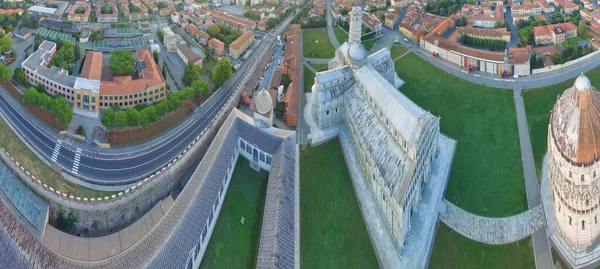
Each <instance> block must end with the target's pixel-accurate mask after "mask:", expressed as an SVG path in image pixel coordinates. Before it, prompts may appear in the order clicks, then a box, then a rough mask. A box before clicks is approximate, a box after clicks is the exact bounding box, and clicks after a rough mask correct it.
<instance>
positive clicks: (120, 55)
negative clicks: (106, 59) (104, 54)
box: [108, 50, 136, 76]
mask: <svg viewBox="0 0 600 269" xmlns="http://www.w3.org/2000/svg"><path fill="white" fill-rule="evenodd" d="M110 55H111V56H110V65H109V66H108V69H110V71H111V72H113V73H114V74H116V75H117V76H126V75H132V74H134V73H135V72H136V70H135V67H134V66H133V62H135V58H133V55H132V54H131V52H130V51H128V50H113V51H111V52H110Z"/></svg>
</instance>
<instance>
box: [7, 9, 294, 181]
mask: <svg viewBox="0 0 600 269" xmlns="http://www.w3.org/2000/svg"><path fill="white" fill-rule="evenodd" d="M291 19H292V17H291V16H290V17H289V18H288V19H286V20H285V21H284V22H283V23H282V24H281V25H280V26H279V27H277V28H276V29H275V30H274V31H273V34H271V35H269V36H268V37H265V38H263V40H262V42H263V43H262V44H261V45H262V46H261V47H260V48H259V49H257V50H255V51H254V52H253V54H252V55H251V56H250V57H249V59H248V60H247V61H246V64H245V65H243V66H242V67H241V68H240V69H239V70H238V71H237V72H236V73H235V74H234V75H233V77H232V78H231V79H230V80H229V81H228V83H227V84H226V85H225V86H223V87H221V88H220V89H219V90H218V91H217V92H216V93H215V94H213V96H212V97H211V98H210V99H209V100H208V101H206V102H205V103H204V104H203V105H202V106H201V107H200V108H199V109H197V110H196V111H195V113H194V115H192V116H191V117H188V119H186V121H185V122H184V123H182V124H179V125H178V126H177V127H176V128H174V129H172V130H171V131H169V132H167V133H166V134H164V135H162V136H161V137H160V138H156V139H152V140H150V141H147V142H144V143H141V144H139V145H133V146H132V147H131V148H129V147H127V148H121V149H116V150H101V149H90V148H88V147H86V146H84V145H77V144H69V142H65V141H63V140H62V139H61V138H60V137H58V136H57V134H56V133H55V132H54V131H51V130H48V129H47V127H45V126H43V124H42V123H41V122H39V121H38V120H37V119H35V117H33V116H32V115H30V114H29V113H28V112H27V111H26V110H25V109H23V108H22V107H21V106H20V105H19V104H18V103H17V102H16V101H15V100H14V99H12V97H11V96H10V95H9V94H8V93H7V92H6V91H5V90H2V91H0V112H1V113H3V114H4V115H5V117H6V118H7V119H8V120H9V121H10V123H11V124H12V125H13V126H15V127H16V129H17V130H18V132H19V133H20V134H21V135H22V136H23V137H25V140H27V142H28V143H29V144H30V145H32V146H33V147H34V148H35V149H36V150H37V151H38V152H39V153H40V154H41V155H42V156H43V157H44V158H46V159H48V160H49V161H50V162H52V163H56V164H57V165H58V166H60V167H61V168H62V169H63V171H64V172H67V173H68V174H71V175H73V176H76V177H78V178H81V179H83V180H85V181H88V182H93V183H95V184H100V185H117V184H124V183H130V182H134V181H139V180H141V179H143V178H145V177H147V176H149V175H151V174H153V173H155V172H157V171H158V170H159V169H162V167H164V166H166V165H167V164H168V163H170V162H171V161H172V160H173V159H175V158H176V157H177V156H178V155H180V154H181V153H182V152H183V151H184V150H185V149H186V148H187V146H188V145H190V144H191V143H192V142H193V141H194V140H195V139H196V138H197V137H198V136H199V135H200V134H201V133H202V132H203V130H205V129H206V128H207V127H209V126H210V124H211V123H212V121H213V120H214V118H215V117H216V116H217V115H218V114H219V113H220V112H221V110H222V108H223V107H224V106H225V104H226V103H227V102H228V101H229V100H230V98H232V95H233V94H234V93H235V91H236V90H237V89H238V88H239V87H245V83H247V81H248V79H249V78H250V77H251V76H252V75H253V74H254V73H255V69H256V67H257V66H258V64H257V63H258V61H261V60H262V56H263V55H264V54H265V53H266V52H267V51H269V49H270V47H271V45H272V44H273V43H274V42H275V37H276V36H277V35H279V34H280V33H281V32H282V31H283V30H284V29H285V28H287V25H289V23H290V21H291ZM260 71H262V70H260Z"/></svg>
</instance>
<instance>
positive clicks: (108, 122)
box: [100, 107, 115, 130]
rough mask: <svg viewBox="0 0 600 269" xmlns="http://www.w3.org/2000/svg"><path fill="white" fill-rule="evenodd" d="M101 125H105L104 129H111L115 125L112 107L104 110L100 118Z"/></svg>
mask: <svg viewBox="0 0 600 269" xmlns="http://www.w3.org/2000/svg"><path fill="white" fill-rule="evenodd" d="M100 121H101V122H102V125H104V126H105V127H106V129H109V130H110V129H112V128H113V127H115V110H114V109H113V108H112V107H109V108H108V109H106V110H105V111H104V116H102V119H101V120H100Z"/></svg>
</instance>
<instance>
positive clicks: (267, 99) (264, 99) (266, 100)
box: [255, 89, 273, 115]
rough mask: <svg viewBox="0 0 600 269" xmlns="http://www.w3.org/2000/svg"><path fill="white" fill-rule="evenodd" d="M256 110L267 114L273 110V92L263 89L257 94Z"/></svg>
mask: <svg viewBox="0 0 600 269" xmlns="http://www.w3.org/2000/svg"><path fill="white" fill-rule="evenodd" d="M255 106H256V111H257V112H258V113H260V114H263V115H265V114H267V113H269V112H271V109H272V108H273V99H271V94H269V92H268V91H267V90H265V89H262V90H261V91H259V92H258V93H257V94H256V100H255Z"/></svg>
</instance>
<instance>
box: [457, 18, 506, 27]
mask: <svg viewBox="0 0 600 269" xmlns="http://www.w3.org/2000/svg"><path fill="white" fill-rule="evenodd" d="M468 23H469V22H468V21H467V18H465V16H462V17H461V18H460V19H458V20H457V21H456V26H459V27H460V26H467V24H468ZM498 23H499V22H496V25H497V24H498ZM496 28H497V27H496Z"/></svg>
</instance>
